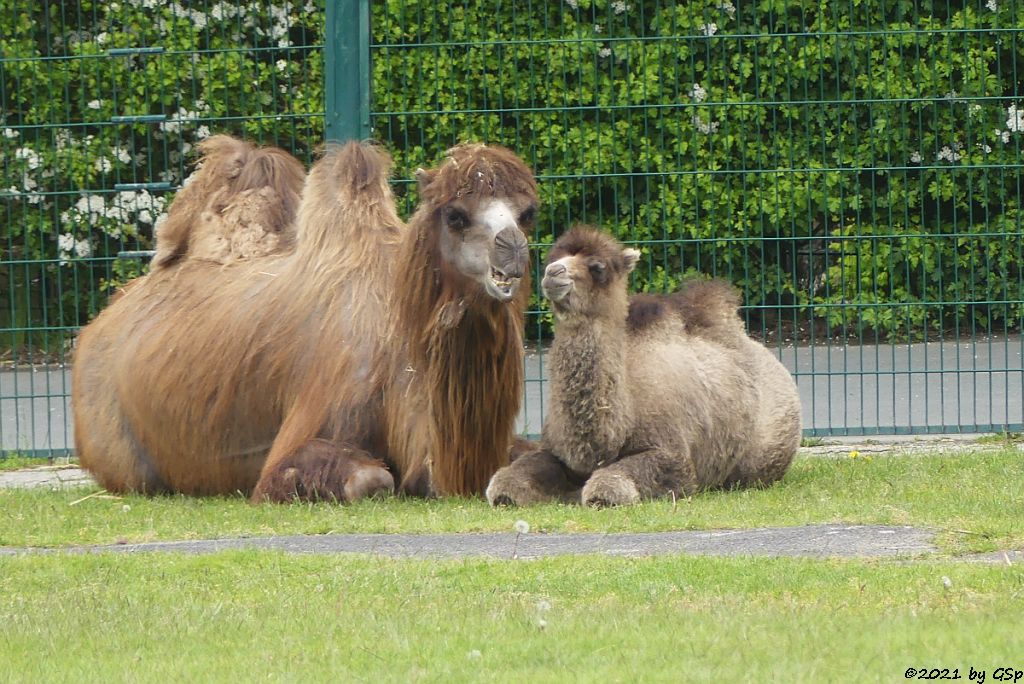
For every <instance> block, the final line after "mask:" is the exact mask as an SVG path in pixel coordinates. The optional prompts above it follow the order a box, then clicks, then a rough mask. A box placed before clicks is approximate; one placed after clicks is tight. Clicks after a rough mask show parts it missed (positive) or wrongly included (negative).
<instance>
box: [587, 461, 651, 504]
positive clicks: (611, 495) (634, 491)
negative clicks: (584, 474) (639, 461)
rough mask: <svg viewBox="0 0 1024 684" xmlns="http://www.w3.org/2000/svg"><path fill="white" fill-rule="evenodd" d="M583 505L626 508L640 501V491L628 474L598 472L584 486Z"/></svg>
mask: <svg viewBox="0 0 1024 684" xmlns="http://www.w3.org/2000/svg"><path fill="white" fill-rule="evenodd" d="M582 499H583V503H584V504H585V505H587V506H595V507H598V508H603V507H605V506H625V505H628V504H634V503H637V502H638V501H640V489H639V488H638V487H637V485H636V482H634V481H633V478H631V477H630V476H629V475H627V474H626V473H618V472H610V471H607V470H598V471H596V472H594V474H593V475H591V476H590V479H589V480H587V483H586V484H585V485H583V494H582Z"/></svg>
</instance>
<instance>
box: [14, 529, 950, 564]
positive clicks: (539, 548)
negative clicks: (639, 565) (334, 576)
mask: <svg viewBox="0 0 1024 684" xmlns="http://www.w3.org/2000/svg"><path fill="white" fill-rule="evenodd" d="M931 538H932V533H931V532H929V531H926V530H919V529H915V528H912V527H885V526H878V525H806V526H802V527H772V528H762V529H753V530H718V531H710V532H647V533H615V534H598V533H582V534H542V533H527V534H515V533H509V532H493V533H483V534H325V535H294V536H280V537H249V538H236V539H208V540H196V541H172V542H149V543H144V544H117V545H106V546H84V547H73V548H68V549H60V552H62V553H99V552H115V553H143V552H158V551H159V552H166V551H175V552H179V553H197V554H203V553H215V552H217V551H225V550H229V549H250V548H255V549H273V550H277V551H286V552H289V553H360V554H372V555H378V556H387V557H390V558H467V557H474V556H477V557H490V558H506V559H530V558H542V557H548V556H564V555H576V554H598V555H605V556H631V557H641V556H657V555H663V554H672V553H682V554H692V555H712V556H775V557H778V556H804V557H812V558H832V557H841V558H855V557H894V556H895V557H899V556H907V557H910V556H920V555H922V554H930V553H935V552H936V551H937V549H936V548H935V546H933V545H932V543H931ZM24 552H25V550H22V549H10V548H0V555H12V554H18V553H24ZM35 552H44V553H53V552H54V550H52V549H48V550H42V549H40V550H38V551H35Z"/></svg>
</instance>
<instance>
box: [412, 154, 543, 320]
mask: <svg viewBox="0 0 1024 684" xmlns="http://www.w3.org/2000/svg"><path fill="white" fill-rule="evenodd" d="M416 177H417V179H418V180H419V189H420V195H421V197H422V199H423V201H424V203H425V205H426V207H427V210H428V211H430V212H431V215H432V218H433V220H432V221H431V225H432V229H433V230H435V231H437V232H436V239H437V241H438V247H439V252H440V255H441V260H442V262H443V268H444V269H445V270H446V271H447V272H449V273H452V272H454V273H455V274H458V276H461V278H462V279H464V280H465V281H468V282H469V283H472V285H471V287H474V288H479V291H480V292H482V293H483V294H485V295H487V296H489V297H491V298H493V299H495V300H497V301H499V302H507V301H510V300H512V299H513V298H514V297H515V296H516V293H517V292H518V291H519V290H520V286H521V283H522V281H523V279H524V278H525V277H527V276H528V275H529V267H530V260H529V253H528V245H527V240H526V236H527V231H529V230H532V228H533V223H534V220H535V219H536V215H537V185H536V183H535V181H534V179H533V173H531V171H530V169H529V168H528V167H527V166H526V164H524V163H523V162H522V161H521V160H520V159H519V158H518V157H516V156H515V155H514V154H512V152H510V151H508V150H506V149H504V148H502V147H496V146H488V145H478V144H473V145H459V146H458V147H455V148H453V149H451V150H449V151H448V158H447V159H446V160H445V162H444V164H442V165H441V166H440V168H438V169H435V170H431V171H425V170H423V169H419V170H417V172H416Z"/></svg>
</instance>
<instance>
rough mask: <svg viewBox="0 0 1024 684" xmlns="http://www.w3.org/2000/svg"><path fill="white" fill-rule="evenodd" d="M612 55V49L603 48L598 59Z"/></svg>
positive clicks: (599, 51)
mask: <svg viewBox="0 0 1024 684" xmlns="http://www.w3.org/2000/svg"><path fill="white" fill-rule="evenodd" d="M611 54H612V50H611V48H607V47H603V48H601V49H600V50H598V51H597V56H598V57H608V56H610V55H611Z"/></svg>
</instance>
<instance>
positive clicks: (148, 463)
mask: <svg viewBox="0 0 1024 684" xmlns="http://www.w3.org/2000/svg"><path fill="white" fill-rule="evenodd" d="M389 170H390V160H389V159H388V158H387V155H386V154H385V153H384V152H383V151H381V150H379V149H376V148H374V147H372V146H369V145H359V144H356V143H349V144H348V145H346V146H345V147H344V148H342V149H340V150H338V149H335V150H331V151H329V152H328V154H327V155H326V156H325V157H324V158H323V159H322V160H321V161H319V162H318V163H317V164H316V165H314V167H313V169H312V170H311V172H310V176H309V179H308V181H307V183H306V187H305V190H304V193H303V197H302V203H301V205H300V208H299V213H298V218H297V230H298V232H297V236H296V246H295V249H294V251H292V252H290V253H288V254H283V255H275V256H272V257H261V258H252V259H248V260H244V261H239V262H236V263H231V264H227V265H220V264H212V263H210V262H207V261H204V260H198V259H187V260H184V261H181V262H180V263H179V265H178V266H177V267H176V268H174V269H163V270H158V271H154V272H153V273H152V274H151V275H149V276H147V277H146V278H145V279H143V282H141V283H140V284H139V286H137V287H135V288H133V289H132V290H130V291H129V292H128V294H127V295H125V296H124V297H123V298H122V299H121V300H119V301H118V302H116V303H114V304H112V305H111V306H109V307H108V308H107V310H106V311H104V312H103V313H102V314H101V315H100V316H99V317H97V318H96V320H95V321H93V322H92V323H90V324H89V325H88V326H86V328H85V329H83V331H82V333H81V336H80V338H79V343H78V351H77V356H76V360H75V365H74V371H73V372H74V389H73V397H72V398H73V405H74V411H75V442H76V447H77V449H78V454H79V458H80V459H81V462H82V464H83V466H85V467H86V468H87V469H89V470H90V471H91V472H92V473H93V474H94V475H95V476H96V477H97V479H98V480H99V481H100V483H101V484H102V485H103V486H104V487H106V488H107V489H110V490H113V491H124V490H134V491H144V492H155V491H164V490H170V491H178V492H185V493H190V494H222V493H229V492H234V491H241V492H251V493H252V496H253V499H254V500H264V499H266V500H273V501H282V500H288V499H291V498H294V497H301V498H308V499H314V498H323V499H336V500H339V501H349V500H352V499H356V498H360V497H362V496H368V495H372V494H374V493H377V492H382V491H390V490H391V489H392V488H393V487H394V484H395V482H396V481H397V482H398V484H399V485H400V486H401V487H402V489H403V490H404V491H407V492H411V493H418V494H427V493H433V492H437V493H441V494H470V493H479V492H481V491H482V489H483V487H484V485H485V484H486V482H487V479H488V478H489V477H490V475H491V474H492V473H493V472H494V471H495V470H496V469H497V468H498V467H500V466H501V465H504V463H506V462H507V455H508V450H509V446H510V444H511V442H512V431H513V421H514V418H515V416H516V413H517V412H518V408H519V393H520V388H521V383H522V379H523V371H522V350H521V347H520V339H521V331H522V316H523V312H524V310H525V306H526V301H527V297H528V295H529V287H528V282H527V278H528V273H526V270H525V267H526V264H527V256H528V255H527V253H526V238H525V234H524V233H523V231H524V230H525V229H527V228H528V227H529V226H527V225H525V223H524V219H528V218H529V217H530V215H531V213H532V212H533V211H534V210H535V207H536V202H537V196H536V189H535V186H534V181H533V177H532V174H531V173H530V171H529V169H527V168H526V166H525V165H524V164H523V163H522V162H521V161H519V160H518V159H517V158H516V157H515V156H514V155H513V154H512V153H510V152H508V151H507V150H503V149H501V148H492V147H484V146H462V147H459V148H455V149H454V150H452V151H451V152H450V156H449V158H448V159H447V160H446V162H445V163H444V164H443V165H442V166H441V167H440V168H439V169H437V170H436V171H434V172H429V173H424V174H423V179H422V181H421V197H422V198H423V201H422V203H421V205H420V207H419V209H418V210H417V211H416V213H415V215H414V216H413V217H412V219H411V222H410V224H409V225H408V226H406V225H404V224H403V223H402V222H401V221H400V220H399V219H398V217H397V215H396V214H395V209H394V200H393V197H392V195H391V190H390V187H389V184H388V181H387V179H388V173H389ZM445 198H451V199H448V200H447V201H446V200H445ZM517 217H518V220H517ZM517 273H519V274H520V275H518V276H517V275H516V274H517Z"/></svg>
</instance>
